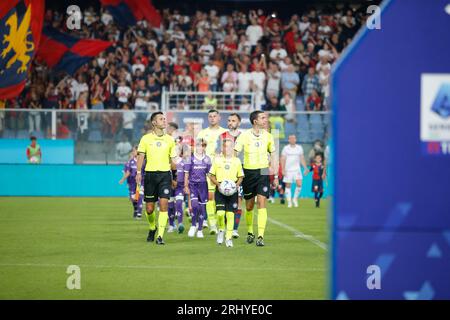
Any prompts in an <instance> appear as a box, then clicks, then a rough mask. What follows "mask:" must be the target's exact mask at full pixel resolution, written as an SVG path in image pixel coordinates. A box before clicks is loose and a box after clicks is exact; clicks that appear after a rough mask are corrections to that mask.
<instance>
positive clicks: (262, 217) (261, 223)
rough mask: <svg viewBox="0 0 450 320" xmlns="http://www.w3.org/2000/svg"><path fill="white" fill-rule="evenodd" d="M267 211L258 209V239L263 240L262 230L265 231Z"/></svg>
mask: <svg viewBox="0 0 450 320" xmlns="http://www.w3.org/2000/svg"><path fill="white" fill-rule="evenodd" d="M266 223H267V209H266V208H263V209H258V237H263V238H264V230H266Z"/></svg>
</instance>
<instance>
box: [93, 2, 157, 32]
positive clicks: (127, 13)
mask: <svg viewBox="0 0 450 320" xmlns="http://www.w3.org/2000/svg"><path fill="white" fill-rule="evenodd" d="M100 2H101V3H102V5H103V6H104V7H105V8H106V9H107V10H108V11H109V13H111V15H112V16H113V17H114V21H116V22H117V23H118V24H119V25H121V26H122V27H128V26H133V25H135V24H136V22H137V21H139V20H144V19H145V20H147V21H148V23H149V24H150V25H151V26H152V27H155V28H159V27H160V26H161V20H162V19H161V15H160V14H159V12H158V11H157V10H156V9H155V7H154V6H153V4H152V2H151V0H100Z"/></svg>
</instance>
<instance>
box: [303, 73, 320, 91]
mask: <svg viewBox="0 0 450 320" xmlns="http://www.w3.org/2000/svg"><path fill="white" fill-rule="evenodd" d="M319 89H320V83H319V77H318V76H317V75H316V73H315V70H314V68H312V67H311V68H309V69H308V74H307V75H306V76H305V78H304V79H303V83H302V91H303V95H304V96H305V97H309V96H310V95H311V93H312V91H313V90H316V91H319Z"/></svg>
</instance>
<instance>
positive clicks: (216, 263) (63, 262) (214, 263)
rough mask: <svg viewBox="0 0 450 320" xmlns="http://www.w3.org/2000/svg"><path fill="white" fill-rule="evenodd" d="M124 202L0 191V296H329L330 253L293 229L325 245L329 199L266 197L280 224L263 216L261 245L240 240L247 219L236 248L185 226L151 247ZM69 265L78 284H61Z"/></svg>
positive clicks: (141, 224) (140, 223) (143, 224)
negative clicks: (295, 201)
mask: <svg viewBox="0 0 450 320" xmlns="http://www.w3.org/2000/svg"><path fill="white" fill-rule="evenodd" d="M130 209H131V205H130V204H129V202H128V200H127V199H126V198H124V199H122V198H12V197H11V198H0V299H326V298H327V284H328V280H327V279H328V252H327V251H326V250H324V249H323V248H321V247H319V246H318V245H316V244H314V243H312V242H310V241H307V240H305V239H302V238H301V237H298V236H295V234H296V233H295V230H297V231H300V232H303V233H304V234H308V235H311V236H313V237H314V238H316V239H317V240H319V241H321V242H323V243H328V227H327V211H326V209H327V201H326V200H323V204H322V208H320V209H316V208H314V203H313V201H312V200H309V199H308V200H301V201H300V207H299V208H296V209H294V208H293V209H287V207H286V206H281V205H279V204H275V205H270V207H269V210H268V215H269V218H271V219H275V220H276V221H277V222H280V223H282V224H283V225H279V224H274V223H273V222H270V221H269V222H268V224H267V229H266V236H265V243H266V246H265V247H263V248H261V247H256V246H255V244H252V245H249V244H247V243H246V242H245V237H243V236H244V235H245V234H246V232H247V231H246V226H245V219H244V220H242V223H241V226H240V230H239V231H240V234H241V238H240V239H238V240H234V247H233V248H226V247H225V246H224V245H222V246H219V245H217V244H216V242H215V236H210V235H209V234H208V233H207V232H205V238H204V239H197V238H194V239H190V238H188V237H187V233H186V232H187V230H186V231H185V233H184V234H181V235H179V234H176V233H172V234H167V233H166V236H165V241H166V245H165V246H157V245H155V243H147V242H146V237H147V229H148V227H147V222H146V221H145V219H144V220H142V221H134V220H132V218H131V210H130ZM185 220H187V219H185ZM255 221H256V216H255ZM186 222H187V221H186ZM188 225H189V223H187V226H188ZM286 228H288V229H286ZM294 229H295V230H294ZM255 230H256V229H255ZM297 235H298V233H297ZM69 265H78V266H79V267H80V269H81V289H80V290H68V289H67V288H66V280H67V277H68V276H69V275H68V274H67V273H66V270H67V267H68V266H69Z"/></svg>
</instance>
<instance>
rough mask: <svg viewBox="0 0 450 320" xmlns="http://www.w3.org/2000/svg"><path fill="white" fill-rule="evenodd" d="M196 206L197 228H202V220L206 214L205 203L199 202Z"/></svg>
mask: <svg viewBox="0 0 450 320" xmlns="http://www.w3.org/2000/svg"><path fill="white" fill-rule="evenodd" d="M198 207H199V210H198V212H199V216H198V230H202V229H203V220H205V216H206V204H204V203H201V204H199V205H198Z"/></svg>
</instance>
